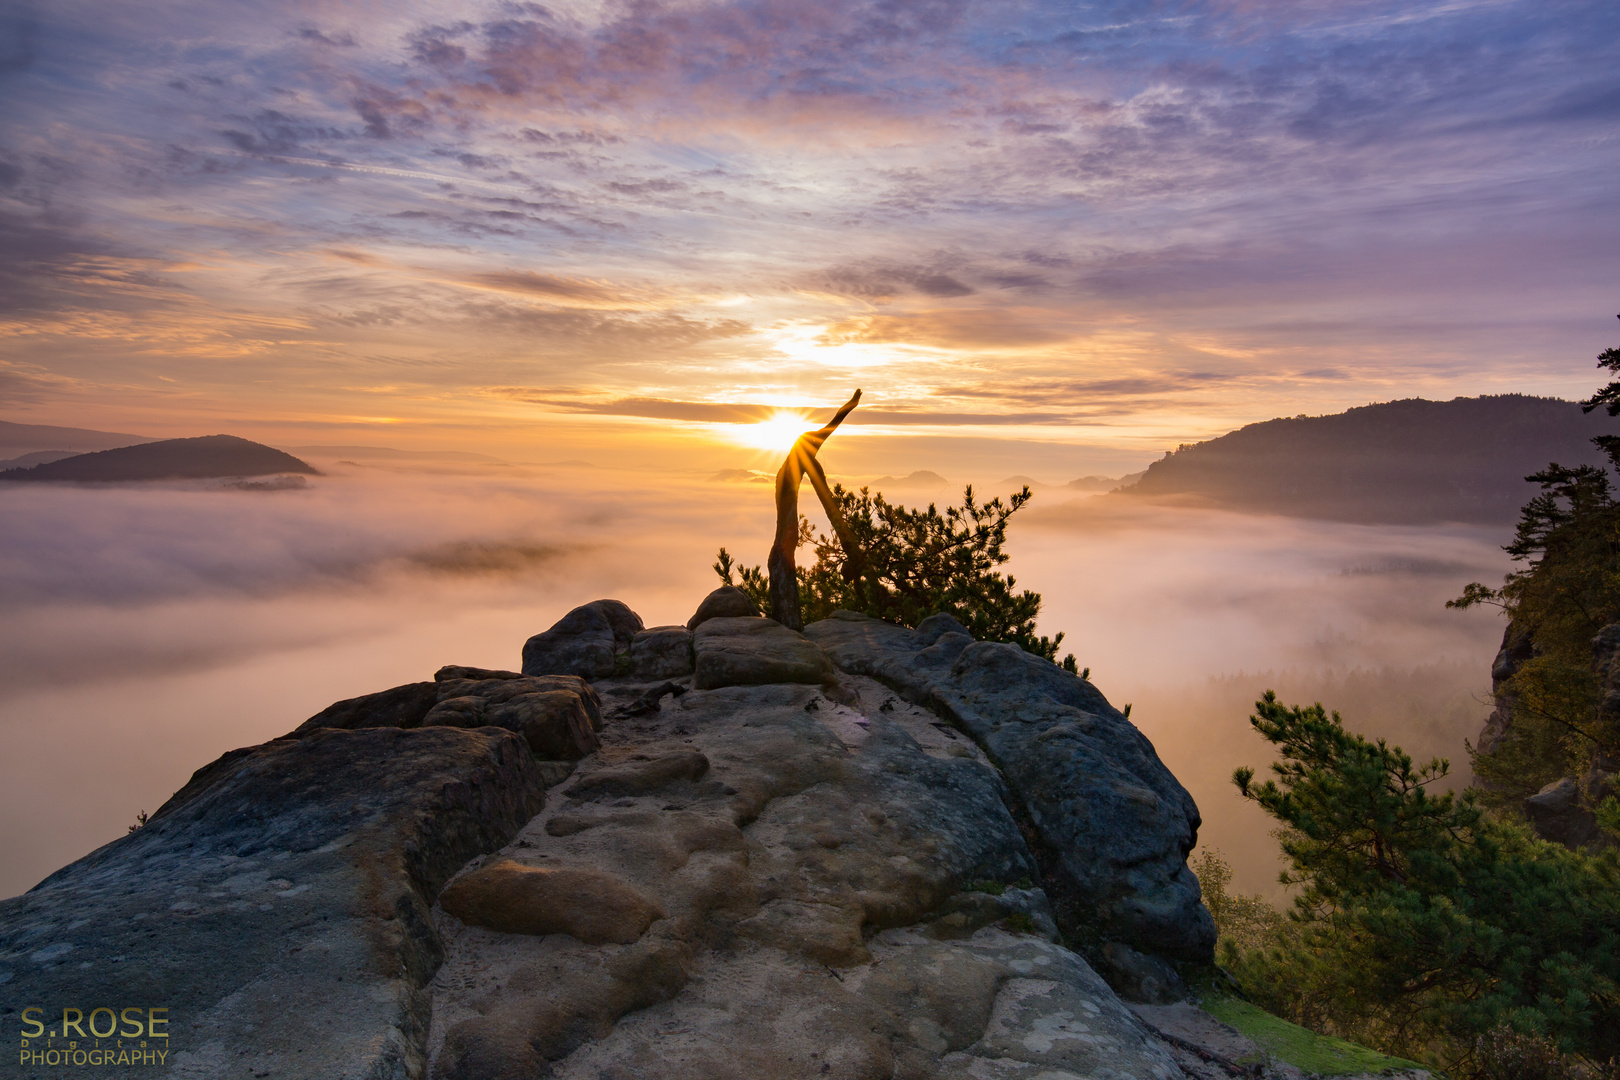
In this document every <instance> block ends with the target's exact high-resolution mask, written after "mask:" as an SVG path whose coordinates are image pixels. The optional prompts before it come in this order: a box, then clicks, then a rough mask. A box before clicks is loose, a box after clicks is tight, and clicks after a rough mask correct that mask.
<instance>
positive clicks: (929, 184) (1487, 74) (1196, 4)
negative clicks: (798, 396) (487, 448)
mask: <svg viewBox="0 0 1620 1080" xmlns="http://www.w3.org/2000/svg"><path fill="white" fill-rule="evenodd" d="M1617 43H1620V15H1617V14H1616V13H1615V10H1614V8H1613V5H1612V4H1606V3H1603V2H1601V0H1577V2H1575V3H1568V4H1560V5H1557V6H1556V7H1555V8H1549V7H1547V6H1545V5H1537V4H1533V3H1530V2H1529V0H1491V2H1488V3H1487V2H1478V3H1456V2H1453V0H1425V2H1422V3H1417V4H1411V3H1400V4H1397V3H1394V2H1393V0H1353V2H1350V3H1336V4H1331V5H1327V4H1306V5H1299V4H1278V3H1269V2H1257V0H1256V2H1251V0H1243V2H1238V0H1177V2H1175V3H1172V4H1169V5H1163V4H1160V5H1150V6H1147V7H1143V6H1141V5H1120V4H1114V3H1088V4H1082V5H1078V6H1077V5H1073V4H1055V3H1046V2H1030V3H1020V4H1016V5H1011V6H1009V5H976V4H970V3H967V2H966V0H908V2H903V3H898V4H897V3H893V2H889V0H882V2H879V0H839V2H835V3H830V4H821V5H811V6H807V5H804V4H800V3H794V2H789V0H724V2H718V3H705V4H676V3H669V4H663V3H653V4H636V5H620V4H594V3H582V4H577V5H565V6H560V7H552V8H540V7H536V6H532V5H509V4H496V3H482V2H465V3H458V4H456V5H454V6H451V7H448V8H446V7H444V6H443V5H439V6H437V7H434V8H431V9H430V8H427V7H422V6H413V5H405V6H402V7H398V8H395V9H391V11H390V13H388V14H387V15H383V16H380V15H379V14H378V13H377V12H376V11H375V10H374V9H372V8H370V7H362V6H359V5H355V4H349V3H341V4H336V5H327V6H325V7H323V8H322V10H321V12H320V13H319V17H318V18H314V19H312V18H311V10H310V9H308V8H307V7H306V6H301V5H295V4H270V5H268V6H264V5H261V6H259V7H255V8H253V9H252V10H248V9H241V8H234V7H230V6H218V5H214V6H210V5H202V4H198V3H196V2H194V0H172V2H165V3H157V4H149V5H142V6H141V9H140V15H139V17H138V18H137V17H135V16H134V14H133V13H132V12H120V11H112V10H109V9H108V8H107V7H106V5H104V4H98V3H90V2H88V0H69V2H65V3H60V4H54V5H50V6H49V7H48V8H45V7H40V8H37V9H34V10H33V12H32V13H31V14H30V13H28V12H24V13H23V14H22V15H18V16H15V17H11V18H9V19H8V20H7V21H5V24H4V26H0V61H3V62H0V80H3V85H4V87H5V92H6V94H7V101H8V109H7V118H6V121H5V124H4V128H3V129H0V230H3V238H4V239H5V240H6V243H5V244H4V245H3V247H4V252H5V254H4V256H3V257H0V312H4V313H5V314H6V317H7V318H8V319H9V320H10V321H9V322H7V323H6V324H5V325H4V326H0V333H4V334H5V335H6V339H5V340H6V341H7V351H8V354H9V355H10V356H12V357H14V358H16V359H18V360H21V361H25V362H27V363H29V364H32V365H33V366H34V367H35V368H36V369H40V370H51V371H54V372H57V373H59V374H62V375H71V376H72V377H73V380H74V381H73V382H72V383H71V384H66V383H64V384H61V385H60V386H58V387H57V388H56V389H54V390H52V389H50V388H49V387H47V388H46V389H45V390H44V391H42V393H43V395H44V396H43V397H40V398H38V399H37V401H34V402H33V404H32V405H31V407H32V408H34V409H35V410H36V411H38V410H44V411H45V412H47V413H48V412H50V411H51V410H52V409H56V410H59V411H62V412H63V413H64V414H65V413H66V412H69V411H72V409H74V408H75V407H76V406H82V405H83V404H84V403H85V401H86V400H89V399H92V398H93V397H94V396H95V395H96V394H97V393H106V392H109V391H108V390H107V389H106V388H110V387H113V386H116V387H117V388H118V391H117V392H118V394H119V395H120V396H121V400H124V401H130V402H133V401H137V400H138V401H140V402H142V403H143V407H145V408H150V409H152V410H154V411H161V410H163V409H168V410H170V412H171V415H172V414H173V410H174V409H175V405H174V401H175V396H174V394H173V390H174V386H175V385H179V386H185V385H188V384H187V382H186V380H188V379H191V378H195V377H196V369H194V368H183V369H182V370H180V371H178V372H177V371H176V370H174V369H173V368H172V367H171V368H169V369H165V368H164V365H163V364H162V363H149V362H147V361H146V360H143V361H142V362H140V363H138V364H133V365H132V364H128V363H123V362H121V361H119V360H117V359H115V358H114V357H113V356H112V355H111V353H110V352H108V351H107V350H105V349H104V348H103V343H104V342H106V341H109V340H111V339H112V338H114V337H117V336H123V337H124V338H125V339H126V340H129V341H131V342H135V343H138V351H139V352H140V353H141V355H142V356H143V357H146V356H151V355H153V353H154V351H155V350H161V349H162V347H163V345H162V343H163V342H165V341H168V342H174V343H176V347H177V349H178V351H179V352H180V354H181V355H185V356H197V357H201V356H202V355H204V354H205V353H206V352H207V351H208V350H210V349H214V350H218V351H219V353H220V354H221V355H228V356H232V357H236V358H239V359H240V361H241V362H242V363H243V364H244V365H247V366H244V367H242V368H239V369H236V370H234V371H230V372H227V371H225V370H224V369H222V368H218V367H215V368H214V369H212V370H211V371H210V372H209V373H208V374H207V376H206V377H205V379H204V382H205V384H206V386H207V394H208V397H209V399H210V400H220V395H221V394H224V395H225V397H226V399H229V400H232V401H235V402H237V403H238V405H239V407H240V408H243V409H249V408H251V407H252V406H251V405H250V403H251V402H253V401H255V400H262V399H259V398H256V397H255V394H256V391H255V389H254V388H255V387H256V386H258V385H260V381H261V380H263V379H265V378H266V377H268V378H271V379H273V380H275V379H279V381H280V382H282V383H296V384H297V385H299V386H304V387H307V388H308V391H309V392H308V393H307V394H303V395H298V394H291V395H290V396H289V397H288V398H287V400H286V401H285V402H284V404H283V405H282V406H281V408H282V410H283V411H285V412H288V413H318V412H320V411H321V410H323V409H325V410H329V411H331V412H334V413H344V412H352V411H354V409H353V404H354V403H353V402H352V401H348V400H347V397H348V395H350V394H351V393H354V392H356V391H355V390H354V389H353V380H352V379H351V378H350V377H349V375H348V374H347V372H349V371H350V370H352V368H353V367H354V366H355V365H357V364H361V363H364V362H365V361H364V359H363V358H364V357H366V356H369V355H372V354H375V353H378V352H383V353H389V354H393V355H398V354H400V353H402V352H409V353H412V354H414V355H415V357H416V358H417V359H420V360H423V361H428V360H437V361H441V362H442V361H446V360H448V361H450V366H449V368H448V369H444V368H441V369H440V377H439V378H438V379H437V380H436V381H434V382H433V384H432V385H433V386H434V388H435V390H434V393H435V394H437V395H439V396H438V398H437V400H443V399H444V395H446V394H453V393H457V392H460V393H462V394H463V401H462V407H463V408H464V409H467V410H476V409H477V408H480V407H482V406H481V405H480V404H479V403H480V402H487V401H489V400H491V399H490V397H489V396H488V395H487V394H485V393H484V391H483V388H485V387H488V386H492V385H495V386H498V385H507V384H511V385H535V386H540V387H546V386H550V385H553V384H562V383H569V384H587V389H589V390H590V391H591V392H592V396H593V397H594V399H596V400H640V399H642V398H648V399H659V400H662V399H665V398H668V399H669V400H682V399H685V398H692V399H706V398H709V397H713V396H716V394H717V391H720V390H723V391H724V392H726V393H728V394H730V393H735V394H736V395H739V396H738V397H737V399H738V400H744V399H745V398H744V397H742V396H741V395H745V394H746V393H747V392H748V391H749V389H750V388H751V387H764V386H768V385H774V386H775V387H777V388H779V389H780V388H785V387H793V388H797V389H801V390H803V391H805V392H806V393H809V394H811V395H822V394H824V393H825V394H828V395H830V394H831V393H832V387H833V386H834V385H841V384H842V382H844V381H847V380H846V378H845V375H846V373H847V372H849V371H852V370H856V369H859V370H860V372H861V378H862V382H863V383H864V384H865V385H866V386H867V387H868V389H869V392H870V393H872V394H874V395H876V398H879V399H882V400H884V401H887V402H888V403H889V404H890V405H891V406H892V407H893V408H894V410H895V411H899V412H904V411H906V410H907V409H909V408H911V407H912V405H913V404H914V403H915V402H917V401H919V400H922V399H924V398H927V397H929V396H931V395H932V396H941V395H943V396H945V397H949V396H951V395H952V394H953V393H954V392H955V389H954V388H958V387H966V386H972V385H975V384H978V383H983V382H985V381H986V380H984V379H983V377H982V376H983V373H984V369H986V368H991V369H994V370H995V371H996V373H997V374H998V375H999V376H1002V377H1005V378H1008V379H1009V380H1011V381H1014V382H1017V383H1019V384H1021V385H1025V386H1028V387H1031V388H1033V387H1037V386H1038V387H1042V388H1044V390H1043V392H1047V393H1050V394H1054V395H1061V394H1071V395H1079V397H1074V398H1071V399H1070V400H1067V401H1062V400H1055V399H1054V400H1051V401H1047V402H1045V403H1043V408H1042V409H1041V411H1042V412H1043V413H1050V414H1053V415H1062V414H1066V413H1067V412H1068V411H1070V410H1073V409H1083V408H1085V407H1087V406H1086V405H1085V401H1084V400H1083V399H1084V396H1085V395H1086V394H1088V393H1093V394H1095V393H1111V392H1109V391H1105V390H1101V389H1098V388H1101V387H1106V386H1108V385H1110V381H1111V380H1119V379H1126V380H1127V381H1129V380H1133V379H1141V380H1146V381H1145V382H1144V383H1142V385H1143V386H1147V385H1148V384H1151V383H1154V381H1155V380H1156V379H1157V380H1158V382H1159V383H1160V384H1162V385H1164V386H1169V385H1171V384H1174V385H1175V387H1176V389H1175V391H1174V392H1175V393H1177V394H1179V395H1181V397H1180V399H1179V400H1180V402H1181V404H1180V406H1179V408H1180V412H1179V413H1178V418H1177V419H1175V420H1174V421H1173V423H1174V424H1179V425H1181V426H1182V429H1183V430H1185V429H1187V428H1189V427H1191V428H1198V427H1200V425H1202V426H1205V427H1213V426H1218V425H1221V424H1225V423H1228V422H1230V421H1231V420H1233V419H1239V420H1240V419H1243V418H1249V417H1250V416H1251V414H1252V415H1267V414H1270V413H1273V412H1278V411H1298V408H1299V407H1300V406H1302V405H1308V406H1309V407H1311V408H1312V411H1324V410H1325V409H1327V408H1329V407H1331V406H1333V405H1339V406H1343V405H1347V404H1355V403H1359V402H1361V401H1364V400H1367V399H1369V398H1372V397H1377V396H1386V397H1387V396H1399V395H1400V394H1403V393H1410V392H1414V391H1416V392H1431V393H1436V392H1438V393H1445V392H1457V393H1461V392H1479V391H1481V390H1501V389H1506V388H1516V389H1524V390H1531V391H1539V392H1563V393H1571V392H1578V390H1579V389H1581V388H1584V386H1585V383H1586V382H1588V381H1589V378H1588V374H1589V373H1588V372H1587V371H1585V370H1584V369H1583V365H1584V362H1585V361H1584V358H1585V357H1586V356H1588V355H1590V354H1591V353H1592V352H1594V351H1596V348H1597V347H1602V345H1603V344H1604V343H1605V342H1604V340H1603V338H1602V334H1603V332H1604V331H1605V330H1606V329H1607V327H1606V326H1605V325H1604V323H1603V321H1602V320H1603V319H1604V318H1605V316H1606V315H1607V314H1608V313H1609V312H1608V308H1609V307H1610V306H1612V304H1613V296H1612V292H1613V290H1612V282H1613V280H1614V272H1615V263H1614V254H1613V253H1614V251H1615V250H1620V244H1616V242H1615V241H1616V240H1617V239H1620V236H1617V235H1616V231H1615V230H1616V229H1617V228H1620V225H1616V222H1620V212H1617V211H1620V195H1617V194H1616V189H1615V187H1614V185H1613V182H1612V180H1613V175H1614V168H1613V166H1614V160H1615V154H1616V152H1617V151H1616V146H1617V144H1616V143H1615V141H1614V139H1613V136H1612V133H1613V130H1614V127H1615V121H1616V120H1617V119H1620V78H1617V77H1616V75H1615V74H1614V73H1615V72H1616V71H1620V44H1617ZM1594 346H1595V347H1594ZM315 356H318V357H319V358H320V362H319V363H314V362H312V361H311V360H310V359H309V358H311V357H315ZM1329 369H1331V370H1333V371H1336V372H1339V373H1340V376H1339V377H1336V378H1319V377H1317V376H1316V375H1314V374H1312V373H1313V372H1318V371H1322V370H1329ZM1195 370H1196V371H1204V372H1206V374H1207V376H1208V377H1207V378H1201V381H1188V379H1187V378H1186V377H1184V375H1182V374H1178V373H1185V372H1188V371H1195ZM1263 371H1268V372H1270V373H1271V374H1273V375H1278V376H1280V375H1282V374H1286V375H1287V378H1280V377H1278V378H1271V379H1266V378H1261V377H1259V376H1260V374H1261V373H1262V372H1263ZM322 372H329V373H331V374H330V375H323V374H321V373H322ZM923 374H926V376H927V379H928V385H923V383H922V382H921V381H920V377H921V376H922V375H923ZM165 378H167V379H169V380H171V381H175V380H177V382H174V383H173V384H172V385H162V384H163V379H165ZM363 392H364V393H366V394H367V395H370V396H371V397H372V398H373V399H374V398H375V397H376V395H377V394H378V393H379V391H378V390H377V388H376V387H374V386H371V387H367V388H365V389H364V391H363ZM1143 394H1144V396H1150V395H1149V392H1148V391H1146V390H1144V391H1143ZM1112 396H1113V397H1114V398H1116V399H1117V398H1119V397H1120V396H1121V395H1120V394H1118V393H1112ZM419 399H420V395H419V394H418V393H417V392H416V391H415V390H409V391H406V392H402V393H400V394H398V395H396V396H395V397H394V398H393V399H392V400H391V402H390V404H391V406H392V408H393V410H394V411H396V412H401V413H413V414H419V415H425V414H421V413H420V409H421V406H420V405H419V404H417V402H418V401H419ZM981 400H983V401H986V402H988V401H989V400H992V399H989V398H985V399H981ZM165 403H167V404H165ZM876 403H877V401H876V399H875V400H874V404H876ZM987 407H988V406H987ZM995 407H996V408H999V409H1001V410H1003V411H1004V412H1005V413H1006V414H1007V415H1009V416H1011V415H1012V414H1015V413H1017V414H1027V413H1029V412H1030V409H1029V408H1027V407H1025V406H1023V405H1020V404H1018V403H1017V402H1016V401H1014V400H1012V399H1011V398H1008V399H1005V400H1003V401H1001V402H999V403H998V404H997V405H996V406H995ZM413 411H414V412H413ZM956 411H958V412H962V413H963V414H964V415H966V414H972V413H975V412H976V410H971V409H969V410H956ZM42 415H43V414H42ZM601 415H604V416H607V415H619V414H614V413H608V412H603V413H602V414H601ZM1198 417H1202V419H1198ZM1167 422H1169V421H1167Z"/></svg>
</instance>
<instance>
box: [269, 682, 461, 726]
mask: <svg viewBox="0 0 1620 1080" xmlns="http://www.w3.org/2000/svg"><path fill="white" fill-rule="evenodd" d="M438 700H439V689H438V685H437V684H436V683H430V682H414V683H406V684H405V685H404V686H396V687H394V688H393V689H391V690H383V691H381V692H379V693H376V694H363V695H361V696H360V697H355V698H349V699H347V700H345V701H335V702H333V703H332V704H330V705H328V706H327V707H326V708H324V709H322V710H321V711H320V712H318V713H316V714H315V715H314V716H312V717H310V718H309V719H308V720H305V721H304V722H303V723H302V724H300V725H299V726H298V727H297V728H296V729H294V731H293V733H292V734H293V736H294V737H302V736H304V735H307V734H309V733H310V732H311V731H315V730H317V729H319V728H343V729H346V730H353V729H355V728H371V727H393V728H414V727H420V726H421V724H422V719H423V717H425V716H427V714H428V710H429V709H431V708H433V706H434V705H435V704H436V703H437V702H438Z"/></svg>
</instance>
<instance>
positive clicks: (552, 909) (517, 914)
mask: <svg viewBox="0 0 1620 1080" xmlns="http://www.w3.org/2000/svg"><path fill="white" fill-rule="evenodd" d="M439 903H440V904H441V905H443V907H444V910H445V911H448V912H449V913H450V914H452V915H454V916H455V917H456V918H458V919H460V920H461V921H462V922H464V923H469V924H472V925H474V926H487V927H488V928H490V929H491V930H500V931H503V932H505V933H508V934H571V935H573V936H574V937H576V938H578V939H579V940H580V941H583V942H585V943H586V944H589V945H601V944H604V943H606V942H610V941H615V942H618V943H619V944H621V945H628V944H630V943H631V942H633V941H635V940H636V939H637V938H639V937H641V935H642V934H644V933H645V932H646V930H647V927H649V926H651V925H652V924H653V922H655V921H656V920H658V919H662V918H663V917H664V912H663V909H661V908H660V907H659V906H658V905H657V904H656V903H654V902H653V900H652V899H651V898H650V897H648V896H646V895H644V894H642V893H641V892H640V891H639V890H637V889H635V888H634V887H632V886H630V885H629V884H627V883H625V882H624V881H623V880H621V879H619V878H616V877H614V876H613V875H612V874H606V873H603V872H602V871H600V870H591V869H585V868H578V867H574V868H570V867H557V868H552V867H546V866H524V865H522V864H520V863H516V862H513V861H512V860H510V859H503V860H501V861H499V862H495V863H492V864H491V865H489V866H483V867H479V868H478V869H476V870H472V871H469V872H467V873H465V874H462V875H461V876H460V877H458V878H456V879H455V880H454V881H452V882H451V883H450V884H449V885H448V886H447V887H446V888H445V890H444V892H443V893H442V894H441V895H440V897H439Z"/></svg>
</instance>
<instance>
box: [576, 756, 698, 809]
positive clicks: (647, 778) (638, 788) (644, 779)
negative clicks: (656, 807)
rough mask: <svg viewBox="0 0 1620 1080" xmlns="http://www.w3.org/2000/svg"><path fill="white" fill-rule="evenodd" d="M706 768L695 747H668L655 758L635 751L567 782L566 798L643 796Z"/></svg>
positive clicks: (694, 775)
mask: <svg viewBox="0 0 1620 1080" xmlns="http://www.w3.org/2000/svg"><path fill="white" fill-rule="evenodd" d="M708 771H709V759H708V758H706V757H704V756H703V754H701V753H700V752H698V751H696V750H685V749H682V750H671V751H669V752H668V753H663V754H659V755H657V756H656V757H648V756H646V755H644V754H638V755H635V756H634V757H632V758H630V759H629V760H627V761H625V762H623V763H622V764H616V765H611V766H608V767H606V768H596V769H591V770H589V771H586V772H584V773H582V774H581V776H580V777H579V779H577V780H576V781H575V782H574V783H573V784H571V785H569V788H568V797H569V798H570V799H581V800H583V799H606V798H618V797H621V796H625V795H645V794H647V793H648V792H652V791H660V790H662V789H665V788H668V787H670V786H671V785H673V784H675V783H678V782H680V781H683V780H696V779H698V778H699V777H701V776H702V775H703V774H704V773H706V772H708Z"/></svg>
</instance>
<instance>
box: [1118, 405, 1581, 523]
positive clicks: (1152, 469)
mask: <svg viewBox="0 0 1620 1080" xmlns="http://www.w3.org/2000/svg"><path fill="white" fill-rule="evenodd" d="M1612 428H1613V421H1612V420H1610V419H1609V418H1608V417H1605V416H1602V415H1601V414H1595V415H1587V414H1584V413H1582V411H1581V407H1580V405H1579V404H1577V403H1575V402H1572V401H1564V400H1562V399H1560V398H1543V397H1532V396H1529V395H1524V394H1499V395H1488V396H1482V397H1475V398H1465V397H1458V398H1453V399H1451V400H1450V401H1430V400H1427V399H1424V398H1405V399H1402V400H1399V401H1390V402H1381V403H1374V404H1370V405H1363V406H1358V407H1356V408H1353V409H1348V410H1346V411H1345V412H1342V413H1333V414H1329V415H1324V416H1315V417H1308V416H1303V415H1301V416H1296V417H1280V418H1277V419H1274V420H1266V421H1261V422H1259V423H1255V424H1248V425H1245V426H1244V427H1241V428H1238V429H1237V430H1236V431H1232V432H1228V433H1227V434H1225V435H1222V436H1220V437H1218V438H1214V439H1209V440H1206V441H1204V442H1200V443H1195V444H1190V445H1189V444H1183V445H1182V446H1180V447H1178V448H1177V449H1175V450H1173V451H1171V452H1169V453H1167V454H1166V455H1165V456H1164V457H1163V458H1161V459H1160V460H1158V461H1156V462H1154V463H1153V464H1152V465H1150V466H1148V468H1147V471H1146V472H1145V473H1144V474H1143V476H1142V478H1141V479H1140V480H1138V481H1137V482H1136V483H1135V484H1133V485H1131V486H1130V487H1128V488H1125V489H1124V490H1123V491H1122V492H1121V493H1120V494H1121V495H1124V496H1135V497H1142V496H1151V497H1155V498H1171V499H1194V500H1198V501H1203V502H1209V503H1213V504H1215V505H1222V506H1227V507H1230V508H1233V509H1238V510H1246V511H1250V512H1262V513H1280V514H1287V515H1290V516H1296V517H1315V518H1326V519H1330V520H1342V521H1352V522H1362V523H1380V524H1414V525H1415V524H1433V523H1439V522H1445V521H1455V522H1463V523H1470V524H1490V525H1498V524H1509V523H1511V522H1513V521H1515V520H1516V519H1517V518H1518V514H1519V508H1520V506H1521V505H1523V503H1524V500H1525V499H1526V498H1527V496H1528V494H1529V492H1528V491H1527V490H1526V487H1525V483H1524V478H1525V477H1526V476H1528V475H1530V474H1531V473H1533V472H1536V471H1538V470H1540V469H1542V468H1545V467H1546V465H1547V463H1548V462H1549V461H1557V462H1559V463H1561V464H1564V465H1588V464H1590V465H1597V464H1601V463H1602V461H1603V458H1602V455H1601V454H1600V453H1599V452H1598V450H1597V449H1596V447H1594V446H1592V445H1591V443H1590V439H1591V437H1592V436H1593V435H1598V434H1602V433H1605V432H1608V431H1611V430H1612Z"/></svg>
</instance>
